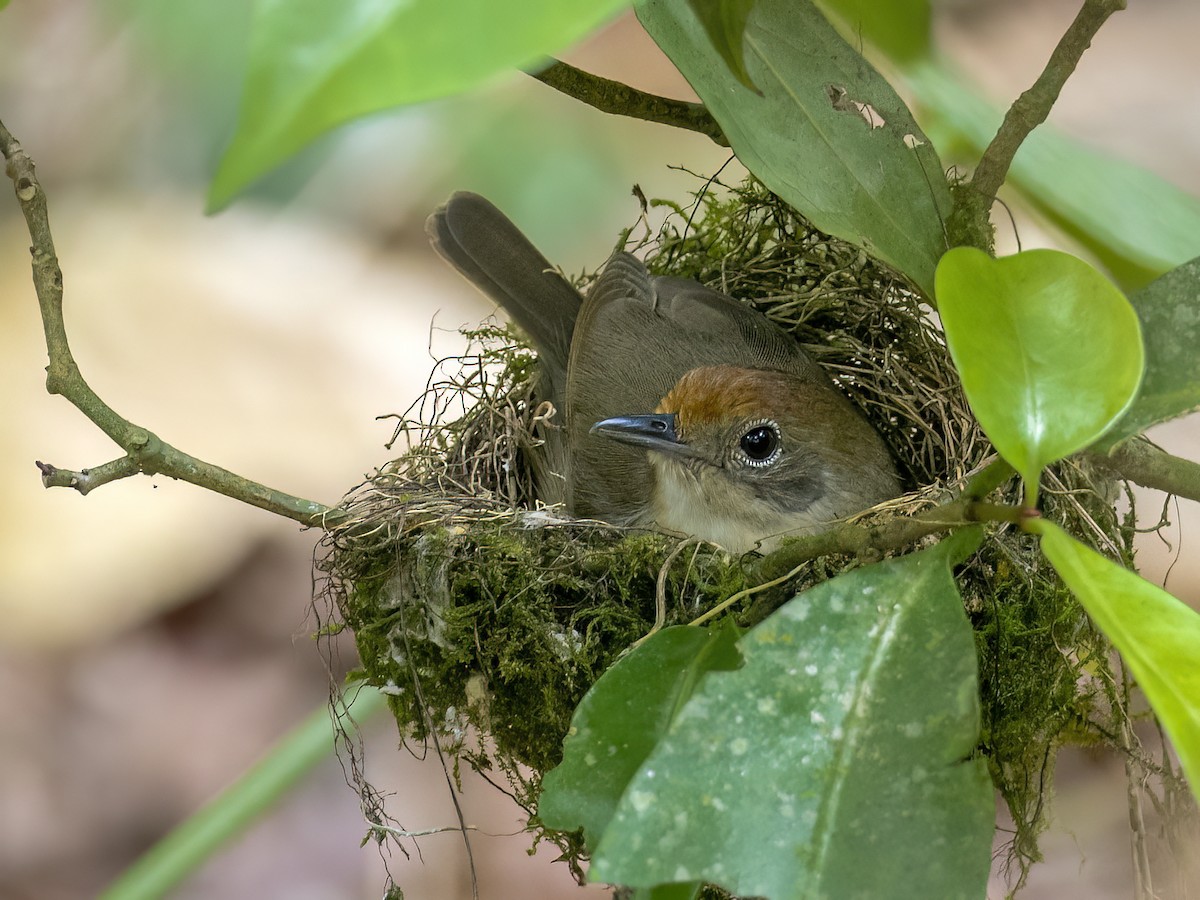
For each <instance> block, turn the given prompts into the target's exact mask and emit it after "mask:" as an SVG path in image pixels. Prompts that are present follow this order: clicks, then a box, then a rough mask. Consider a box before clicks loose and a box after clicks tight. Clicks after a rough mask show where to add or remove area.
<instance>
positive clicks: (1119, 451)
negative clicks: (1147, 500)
mask: <svg viewBox="0 0 1200 900" xmlns="http://www.w3.org/2000/svg"><path fill="white" fill-rule="evenodd" d="M1084 456H1086V457H1087V459H1088V460H1090V461H1091V462H1093V463H1095V464H1096V465H1097V466H1099V467H1100V468H1102V469H1104V470H1106V471H1108V472H1110V473H1112V474H1113V475H1117V476H1120V477H1121V478H1128V479H1129V480H1130V481H1132V482H1134V483H1135V484H1140V485H1141V486H1142V487H1148V488H1154V489H1155V490H1159V491H1166V492H1167V493H1168V494H1174V495H1175V496H1177V497H1184V498H1186V499H1188V500H1195V501H1197V502H1200V463H1194V462H1192V461H1191V460H1190V459H1181V458H1180V457H1178V456H1172V455H1171V454H1170V453H1168V452H1167V451H1165V450H1162V449H1160V448H1158V447H1156V446H1154V445H1153V444H1152V443H1150V442H1149V441H1148V440H1146V439H1145V438H1143V437H1135V438H1133V439H1132V440H1128V441H1124V442H1122V443H1120V444H1118V445H1117V446H1116V447H1113V448H1112V449H1111V450H1109V451H1108V452H1105V451H1102V450H1089V451H1088V452H1087V453H1085V454H1084Z"/></svg>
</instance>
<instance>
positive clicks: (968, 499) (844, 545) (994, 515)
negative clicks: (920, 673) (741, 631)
mask: <svg viewBox="0 0 1200 900" xmlns="http://www.w3.org/2000/svg"><path fill="white" fill-rule="evenodd" d="M1012 474H1013V470H1012V467H1011V466H1010V465H1009V464H1008V463H1006V462H1004V461H1003V460H1000V459H997V460H995V461H993V462H992V463H990V464H989V465H988V466H986V467H985V468H984V469H983V470H981V471H980V472H979V474H977V475H976V476H975V477H974V478H973V479H971V481H970V482H969V483H968V484H967V486H966V488H965V489H964V490H963V492H962V494H961V495H960V496H959V497H957V498H956V499H954V500H952V501H951V502H949V503H945V504H943V505H941V506H936V507H934V508H933V509H928V510H925V511H924V512H921V513H918V514H917V515H915V516H906V517H904V518H897V519H893V520H891V521H889V522H884V523H883V524H880V525H861V524H858V523H846V524H843V525H839V526H837V527H835V528H832V529H830V530H829V531H822V532H820V533H818V534H810V535H805V536H804V537H799V538H795V539H793V540H789V541H788V542H787V543H785V544H784V545H783V546H782V547H780V548H779V549H778V550H774V551H772V552H771V553H769V554H767V555H766V556H764V557H763V558H762V559H761V560H760V561H759V563H758V565H757V566H756V567H755V569H754V571H753V577H752V578H751V581H752V582H754V583H763V582H772V581H775V580H777V579H779V578H781V577H783V576H784V575H786V574H787V573H789V572H791V571H792V570H793V569H795V568H796V567H797V566H798V565H800V564H802V563H805V562H808V561H809V560H812V559H817V558H818V557H821V556H830V555H835V554H838V555H845V556H881V555H882V554H883V553H886V552H887V551H889V550H899V549H900V548H902V547H907V546H909V545H911V544H913V543H914V542H916V541H918V540H920V539H921V538H923V537H926V536H928V535H931V534H937V533H938V532H942V531H952V530H954V529H955V528H962V527H964V526H966V525H974V524H977V523H979V522H987V521H1012V520H1013V519H1014V516H1016V515H1018V514H1022V513H1023V511H1022V510H1017V509H1014V508H1012V507H996V506H992V505H991V504H987V503H983V502H982V499H983V498H984V497H986V496H987V495H988V494H990V493H991V492H992V491H994V490H995V489H996V488H998V487H999V486H1000V485H1002V484H1003V483H1004V482H1005V481H1007V480H1008V479H1009V478H1010V477H1012Z"/></svg>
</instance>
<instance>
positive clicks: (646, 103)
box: [529, 59, 729, 147]
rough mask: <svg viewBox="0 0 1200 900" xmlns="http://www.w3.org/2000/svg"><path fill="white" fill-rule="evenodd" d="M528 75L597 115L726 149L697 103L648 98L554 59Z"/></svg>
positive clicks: (721, 135) (720, 134)
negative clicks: (689, 135) (666, 129)
mask: <svg viewBox="0 0 1200 900" xmlns="http://www.w3.org/2000/svg"><path fill="white" fill-rule="evenodd" d="M529 74H530V75H532V76H533V77H534V78H536V79H537V80H538V81H540V82H541V83H542V84H545V85H548V86H550V87H552V88H554V89H555V90H556V91H560V92H561V93H564V94H566V95H567V96H568V97H574V98H575V99H576V100H580V101H582V102H584V103H586V104H587V105H588V106H591V107H593V108H595V109H598V110H600V111H601V112H605V113H610V114H612V115H617V116H628V117H630V118H633V119H644V120H645V121H647V122H656V123H658V124H660V125H671V126H674V127H675V128H683V129H686V130H687V131H695V132H697V133H699V134H703V135H705V136H706V137H708V138H711V139H712V140H713V141H714V142H715V143H717V144H719V145H720V146H722V147H728V146H729V140H728V138H726V137H725V134H724V132H722V131H721V126H720V125H718V124H717V120H716V119H714V118H713V117H712V114H711V113H709V111H708V110H707V109H706V108H705V107H704V105H703V104H701V103H689V102H687V101H684V100H672V99H670V98H669V97H660V96H659V95H658V94H648V93H646V92H645V91H639V90H638V89H637V88H632V87H630V86H629V85H627V84H622V83H621V82H619V81H612V80H611V79H608V78H602V77H601V76H599V75H593V74H591V73H590V72H584V71H583V70H582V69H577V68H575V67H574V66H572V65H570V64H568V63H565V62H562V61H560V60H557V59H556V60H554V61H553V62H551V63H550V65H548V66H546V68H544V69H540V70H538V71H536V72H530V73H529Z"/></svg>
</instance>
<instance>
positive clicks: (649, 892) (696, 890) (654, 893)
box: [630, 881, 704, 900]
mask: <svg viewBox="0 0 1200 900" xmlns="http://www.w3.org/2000/svg"><path fill="white" fill-rule="evenodd" d="M703 887H704V885H703V884H702V883H701V882H698V881H689V882H687V883H685V884H658V885H655V886H654V887H652V888H637V889H635V890H634V892H633V897H632V898H630V900H696V898H697V897H699V896H700V889H701V888H703Z"/></svg>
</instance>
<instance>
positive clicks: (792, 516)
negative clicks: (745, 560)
mask: <svg viewBox="0 0 1200 900" xmlns="http://www.w3.org/2000/svg"><path fill="white" fill-rule="evenodd" d="M649 457H650V463H651V466H652V468H653V471H654V484H653V488H652V496H651V502H650V508H651V511H652V515H653V518H654V522H655V524H657V525H658V526H659V527H660V528H663V529H666V530H668V531H677V532H680V533H682V534H687V535H691V536H693V537H698V538H701V539H702V540H706V541H711V542H712V543H714V544H719V545H720V546H722V547H724V548H725V549H726V550H729V551H730V552H732V553H745V552H746V551H748V550H753V549H755V548H756V547H757V548H758V549H761V550H770V549H771V548H772V547H773V546H774V545H775V544H777V543H778V542H779V539H780V538H781V537H783V536H789V535H795V534H803V533H806V532H811V531H813V530H815V529H817V528H819V527H821V526H822V525H825V524H827V523H828V522H830V521H832V520H833V519H835V518H836V517H837V514H838V513H837V510H834V509H832V508H831V507H830V508H827V507H828V504H827V503H825V502H824V501H823V500H822V499H821V498H818V499H816V500H814V501H813V502H812V503H811V504H809V505H807V506H806V507H805V508H803V509H792V510H785V509H780V508H779V507H778V506H776V505H775V504H773V503H770V502H767V501H764V500H763V499H762V497H761V496H760V495H759V494H758V493H757V492H756V491H755V490H754V489H753V488H752V487H750V486H749V485H747V484H743V483H740V482H739V481H737V480H736V479H731V478H729V477H728V476H727V475H726V474H725V473H723V472H722V471H721V470H720V469H717V468H714V467H709V466H696V467H691V466H686V465H681V464H680V463H678V462H677V461H675V460H672V459H667V458H665V457H664V456H662V455H661V454H658V453H650V454H649Z"/></svg>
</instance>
